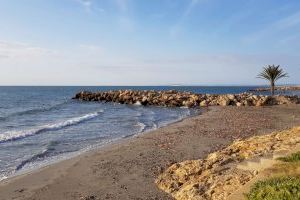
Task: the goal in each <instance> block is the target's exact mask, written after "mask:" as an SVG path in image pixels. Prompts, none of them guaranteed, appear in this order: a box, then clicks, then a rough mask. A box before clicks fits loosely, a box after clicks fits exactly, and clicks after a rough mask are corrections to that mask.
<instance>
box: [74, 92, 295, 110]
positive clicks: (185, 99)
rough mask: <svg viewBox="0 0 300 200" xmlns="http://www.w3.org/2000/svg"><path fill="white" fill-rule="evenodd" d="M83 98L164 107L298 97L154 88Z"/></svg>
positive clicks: (247, 103)
mask: <svg viewBox="0 0 300 200" xmlns="http://www.w3.org/2000/svg"><path fill="white" fill-rule="evenodd" d="M73 99H78V100H82V101H104V102H117V103H121V104H139V105H155V106H166V107H189V108H191V107H198V106H201V107H206V106H268V105H281V104H299V103H300V98H299V97H298V96H284V95H277V96H265V95H254V94H251V93H242V94H224V95H212V94H194V93H192V92H178V91H175V90H170V91H154V90H142V91H141V90H114V91H104V92H88V91H82V92H79V93H77V94H76V95H75V97H73Z"/></svg>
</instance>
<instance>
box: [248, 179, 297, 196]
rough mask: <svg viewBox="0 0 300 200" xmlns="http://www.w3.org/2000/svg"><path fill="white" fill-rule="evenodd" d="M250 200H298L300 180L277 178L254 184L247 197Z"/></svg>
mask: <svg viewBox="0 0 300 200" xmlns="http://www.w3.org/2000/svg"><path fill="white" fill-rule="evenodd" d="M246 197H247V199H248V200H283V199H284V200H298V199H300V178H298V177H276V178H271V179H268V180H265V181H259V182H257V183H255V184H254V186H253V187H252V188H251V190H250V192H249V193H248V194H247V195H246Z"/></svg>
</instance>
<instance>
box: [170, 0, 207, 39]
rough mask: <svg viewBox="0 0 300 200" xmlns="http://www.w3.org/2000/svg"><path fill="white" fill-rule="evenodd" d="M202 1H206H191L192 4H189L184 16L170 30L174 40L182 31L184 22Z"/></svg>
mask: <svg viewBox="0 0 300 200" xmlns="http://www.w3.org/2000/svg"><path fill="white" fill-rule="evenodd" d="M201 1H205V0H190V2H189V3H188V4H187V6H186V8H185V10H184V11H183V13H182V15H181V16H180V18H179V19H178V21H177V23H176V24H175V25H173V26H172V27H171V28H170V36H171V37H172V38H176V37H177V36H178V35H179V34H180V32H181V31H182V26H183V23H184V21H185V20H186V19H187V18H188V16H189V15H190V14H191V12H192V11H193V9H194V7H195V6H196V5H197V4H198V3H200V2H201Z"/></svg>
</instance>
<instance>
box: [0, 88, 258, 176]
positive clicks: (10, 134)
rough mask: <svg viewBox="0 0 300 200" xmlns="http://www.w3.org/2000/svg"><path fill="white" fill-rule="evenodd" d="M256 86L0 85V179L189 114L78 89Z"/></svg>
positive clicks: (219, 90)
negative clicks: (95, 97) (83, 95)
mask: <svg viewBox="0 0 300 200" xmlns="http://www.w3.org/2000/svg"><path fill="white" fill-rule="evenodd" d="M253 88H254V87H181V86H180V87H163V86H160V87H150V86H149V87H0V179H3V178H6V177H9V176H11V175H14V174H18V173H20V172H24V171H26V170H31V169H33V168H37V167H39V166H43V165H45V164H48V163H51V162H53V161H56V160H59V159H64V158H68V157H70V156H72V155H76V154H78V153H80V152H83V151H86V150H89V149H92V148H95V147H98V146H101V145H104V144H107V143H110V142H112V141H115V140H118V139H120V138H124V137H130V136H134V135H137V134H140V133H142V132H145V131H148V130H153V129H156V128H158V127H161V126H164V125H167V124H169V123H172V122H175V121H178V120H181V119H183V118H185V117H188V116H190V115H193V114H195V113H197V112H199V110H197V109H187V108H164V107H150V106H149V107H143V106H135V105H120V104H115V103H99V102H79V101H77V100H72V99H71V98H72V97H73V96H74V95H75V93H77V92H79V91H82V90H89V91H105V90H112V89H138V90H150V89H153V90H170V89H176V90H180V91H191V92H195V93H212V94H215V93H220V94H221V93H241V92H245V91H247V90H249V89H253Z"/></svg>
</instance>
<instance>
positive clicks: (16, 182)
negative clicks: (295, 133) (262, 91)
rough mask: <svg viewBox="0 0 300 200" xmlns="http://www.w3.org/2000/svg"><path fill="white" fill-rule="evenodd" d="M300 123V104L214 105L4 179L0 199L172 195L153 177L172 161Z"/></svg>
mask: <svg viewBox="0 0 300 200" xmlns="http://www.w3.org/2000/svg"><path fill="white" fill-rule="evenodd" d="M297 125H300V105H290V106H287V105H283V106H273V107H213V108H210V111H209V112H206V113H204V114H202V115H199V116H195V117H192V118H189V119H185V120H183V121H181V122H178V123H174V124H172V125H169V126H167V127H164V128H160V129H158V130H156V131H152V132H148V133H145V134H143V135H140V136H138V137H134V138H129V139H125V140H123V141H120V142H118V143H115V144H112V145H109V146H106V147H104V148H101V149H98V150H94V151H91V152H88V153H84V154H82V155H80V156H77V157H75V158H72V159H69V160H66V161H62V162H59V163H56V164H53V165H50V166H47V167H44V168H42V169H39V170H36V171H34V172H32V173H28V174H25V175H21V176H17V177H14V178H10V179H8V180H5V181H2V182H1V183H0V200H10V199H26V200H27V199H31V200H38V199H41V200H69V199H72V200H73V199H120V200H127V199H128V200H129V199H130V200H138V199H172V198H171V197H170V196H168V195H167V194H165V193H164V192H162V191H160V190H159V189H158V188H157V187H156V185H155V183H154V180H155V178H156V177H157V176H158V174H159V173H161V172H162V170H164V169H165V168H166V167H168V166H170V165H171V164H172V163H174V162H180V161H184V160H192V159H199V158H203V157H205V156H206V155H207V154H208V153H209V152H212V151H215V150H217V149H219V148H222V147H224V146H225V145H228V144H229V143H230V142H232V140H233V139H236V138H240V137H249V136H252V135H259V134H267V133H270V132H272V131H278V130H283V129H287V128H291V127H293V126H297Z"/></svg>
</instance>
